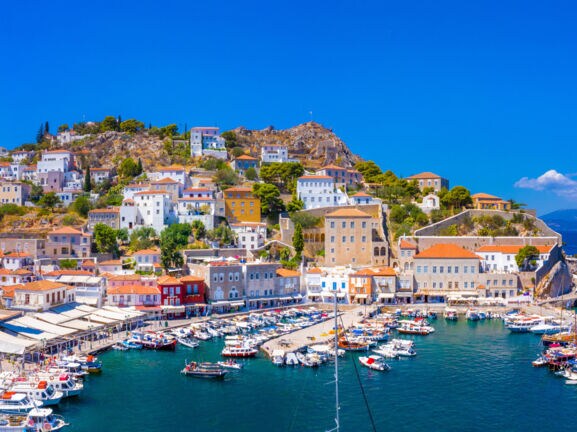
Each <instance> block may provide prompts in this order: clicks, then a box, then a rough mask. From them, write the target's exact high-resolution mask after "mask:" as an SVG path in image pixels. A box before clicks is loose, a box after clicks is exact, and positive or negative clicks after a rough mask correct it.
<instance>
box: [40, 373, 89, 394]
mask: <svg viewBox="0 0 577 432" xmlns="http://www.w3.org/2000/svg"><path fill="white" fill-rule="evenodd" d="M37 377H38V379H40V380H46V381H47V382H48V384H50V385H51V386H52V387H54V390H56V391H59V392H62V394H63V395H64V397H65V398H66V397H72V396H78V395H80V393H81V392H82V390H84V384H82V383H80V382H78V381H75V380H74V379H73V378H72V375H70V374H68V373H61V374H49V373H48V372H40V373H39V374H38V375H37Z"/></svg>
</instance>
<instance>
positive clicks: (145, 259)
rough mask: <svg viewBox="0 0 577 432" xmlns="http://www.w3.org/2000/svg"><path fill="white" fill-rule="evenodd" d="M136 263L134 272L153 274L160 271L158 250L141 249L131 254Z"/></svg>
mask: <svg viewBox="0 0 577 432" xmlns="http://www.w3.org/2000/svg"><path fill="white" fill-rule="evenodd" d="M132 257H133V258H134V261H135V263H136V266H135V270H136V271H143V272H155V271H157V270H160V250H158V249H143V250H139V251H137V252H134V253H133V254H132Z"/></svg>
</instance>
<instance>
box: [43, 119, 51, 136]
mask: <svg viewBox="0 0 577 432" xmlns="http://www.w3.org/2000/svg"><path fill="white" fill-rule="evenodd" d="M48 133H50V125H49V124H48V122H46V123H45V124H44V135H46V134H48Z"/></svg>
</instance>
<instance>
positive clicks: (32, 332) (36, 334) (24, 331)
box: [0, 322, 60, 341]
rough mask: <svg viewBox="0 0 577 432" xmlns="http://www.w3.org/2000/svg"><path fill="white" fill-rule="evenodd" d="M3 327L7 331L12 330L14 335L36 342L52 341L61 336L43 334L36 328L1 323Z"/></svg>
mask: <svg viewBox="0 0 577 432" xmlns="http://www.w3.org/2000/svg"><path fill="white" fill-rule="evenodd" d="M0 325H1V326H2V327H4V328H5V329H8V330H10V331H11V332H12V333H16V334H18V335H20V336H26V337H28V338H30V339H35V340H36V341H40V340H42V339H44V340H52V339H58V338H59V337H60V336H59V335H57V334H54V333H48V332H43V331H42V330H38V329H36V328H31V327H27V326H23V325H19V324H11V323H8V322H4V323H0Z"/></svg>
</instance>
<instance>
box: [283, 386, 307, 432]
mask: <svg viewBox="0 0 577 432" xmlns="http://www.w3.org/2000/svg"><path fill="white" fill-rule="evenodd" d="M309 375H310V374H305V380H304V383H303V386H302V389H301V391H300V392H299V394H300V395H299V398H298V401H297V404H296V406H295V409H294V411H293V415H292V417H291V422H290V424H289V428H288V431H289V432H290V431H292V430H293V427H294V425H295V419H296V417H297V411H298V409H299V407H300V406H301V402H302V400H303V397H304V394H305V392H304V390H305V387H306V385H307V383H308V380H309Z"/></svg>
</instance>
